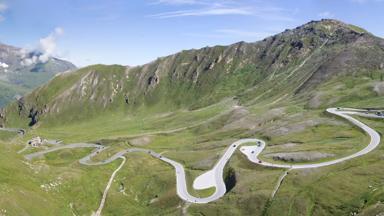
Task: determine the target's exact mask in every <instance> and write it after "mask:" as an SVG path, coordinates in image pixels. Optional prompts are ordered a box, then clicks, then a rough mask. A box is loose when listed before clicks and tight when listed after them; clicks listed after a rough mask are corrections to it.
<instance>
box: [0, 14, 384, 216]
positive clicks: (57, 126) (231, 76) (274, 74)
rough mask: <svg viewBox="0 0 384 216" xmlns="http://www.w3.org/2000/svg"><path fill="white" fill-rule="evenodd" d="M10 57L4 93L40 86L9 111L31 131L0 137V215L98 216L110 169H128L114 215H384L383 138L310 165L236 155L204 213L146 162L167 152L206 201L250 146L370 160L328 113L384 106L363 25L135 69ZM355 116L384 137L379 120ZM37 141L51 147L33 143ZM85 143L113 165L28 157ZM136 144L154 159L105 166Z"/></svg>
mask: <svg viewBox="0 0 384 216" xmlns="http://www.w3.org/2000/svg"><path fill="white" fill-rule="evenodd" d="M7 49H8V51H7ZM4 50H5V51H6V52H5V51H3V52H4V53H10V50H12V49H11V48H6V47H5V48H4ZM16 50H17V49H16ZM14 52H15V53H18V52H17V51H14ZM7 55H8V56H13V57H12V58H13V59H14V60H12V58H10V57H7V58H5V57H4V58H0V61H1V63H0V66H1V67H3V69H1V71H2V73H1V74H2V76H1V77H2V80H4V81H3V82H4V83H5V84H4V86H6V87H7V88H8V89H10V88H9V86H17V88H19V87H20V86H22V87H23V88H25V89H26V90H25V91H22V92H21V93H23V92H28V91H29V89H31V88H33V86H38V87H36V88H35V89H34V90H33V91H31V92H29V93H27V94H25V95H24V96H22V97H19V98H17V100H14V101H11V102H10V103H9V104H8V105H6V106H5V107H4V108H2V109H1V110H0V125H1V126H2V127H5V128H11V129H12V128H23V129H25V132H26V133H25V136H18V135H17V136H16V135H15V134H14V133H11V132H9V131H5V132H4V131H3V132H1V133H0V143H1V145H0V154H1V155H3V156H2V157H0V164H2V165H1V166H0V173H1V175H0V188H3V189H4V190H0V197H5V198H4V199H0V214H1V213H2V212H1V209H7V211H8V213H9V215H91V214H93V212H94V211H95V210H96V209H97V206H98V205H99V203H100V200H101V199H102V197H103V191H104V189H105V184H106V183H107V182H108V179H109V178H110V176H111V173H113V175H115V174H116V172H117V171H118V170H119V169H120V168H121V167H122V169H121V170H120V171H119V172H118V173H117V174H116V176H115V177H114V179H113V181H110V186H111V187H110V189H109V192H108V196H107V197H106V200H105V203H106V205H105V206H104V208H103V210H102V213H103V215H228V216H229V215H230V216H232V215H263V216H266V215H292V216H293V215H363V216H365V215H367V216H369V215H381V214H382V212H384V204H383V203H384V200H383V197H384V184H383V176H384V169H382V168H383V155H384V148H382V147H380V146H381V145H382V143H381V144H379V146H378V147H377V148H376V149H374V150H373V151H371V152H369V154H367V155H364V156H361V157H357V158H353V159H351V160H348V161H344V162H342V163H337V164H334V165H332V166H328V167H322V168H316V169H300V170H283V169H279V168H270V167H265V166H260V165H258V164H254V163H250V162H249V161H248V159H247V158H246V157H245V156H244V155H243V154H241V153H240V152H238V151H236V152H234V153H233V156H232V157H231V158H230V159H229V158H228V163H227V165H226V166H225V169H224V171H223V179H224V180H225V184H226V185H225V187H226V194H225V195H224V196H223V197H221V198H220V199H219V200H216V201H214V202H210V203H207V204H199V205H198V204H191V203H185V202H183V201H182V200H181V199H179V198H178V196H177V193H176V186H175V185H176V179H175V170H174V169H173V168H172V167H171V166H169V164H165V163H164V162H163V161H161V160H159V159H157V158H153V157H150V156H148V154H147V153H151V151H153V152H158V153H159V154H158V155H157V154H156V157H159V158H161V157H162V156H164V157H166V158H170V159H172V160H174V161H177V162H178V163H180V164H181V165H182V166H183V167H185V176H186V177H185V178H186V180H185V181H186V182H187V183H186V184H187V187H188V188H187V190H188V192H189V193H190V194H192V195H193V196H195V197H208V196H210V195H211V194H212V193H213V192H214V191H215V188H208V189H204V190H194V189H193V188H192V183H193V181H194V179H195V178H196V177H198V176H200V175H201V174H203V173H206V172H207V171H209V170H211V169H212V167H214V166H215V164H216V162H217V161H218V160H219V158H220V157H221V155H223V152H225V151H226V149H232V148H233V147H236V146H232V145H231V143H234V142H235V141H237V140H239V139H244V138H257V139H261V140H263V141H265V143H266V147H265V149H264V150H263V151H262V152H261V153H260V155H259V156H258V157H259V159H260V161H259V162H260V163H264V162H270V163H279V164H299V165H300V164H303V163H321V162H324V161H330V160H335V159H339V158H343V157H346V156H349V155H352V154H355V153H356V152H359V151H360V150H361V149H363V148H365V147H366V146H367V143H369V142H370V138H369V137H368V136H367V135H366V134H365V133H364V132H363V131H360V130H359V128H357V127H356V126H354V125H352V124H350V122H348V121H346V120H345V119H344V118H340V117H338V116H335V115H332V114H330V113H329V112H326V109H327V108H329V107H336V109H334V110H338V109H337V107H349V108H367V109H373V110H375V111H377V110H383V109H384V107H383V101H384V100H383V99H384V39H383V38H380V37H377V36H375V35H373V34H371V33H370V32H368V31H366V30H364V29H362V28H360V27H357V26H354V25H350V24H346V23H343V22H341V21H338V20H333V19H324V20H320V21H311V22H309V23H306V24H304V25H302V26H299V27H297V28H294V29H289V30H285V31H284V32H281V33H279V34H277V35H273V36H270V37H267V38H265V39H263V40H261V41H257V42H252V43H248V42H238V43H235V44H232V45H229V46H214V47H204V48H201V49H192V50H184V51H181V52H178V53H175V54H173V55H169V56H165V57H161V58H158V59H156V60H154V61H152V62H150V63H148V64H144V65H140V66H135V67H128V66H122V65H92V66H88V67H84V68H80V69H78V70H75V69H73V65H72V64H70V63H68V62H65V61H62V60H59V59H55V58H51V59H50V60H48V62H46V63H44V64H39V63H37V64H31V65H29V66H26V65H25V63H29V61H27V62H25V61H24V60H23V58H26V56H27V58H28V57H29V59H31V58H30V57H31V56H35V55H38V56H39V55H40V54H39V53H31V54H29V55H23V56H22V57H20V56H18V55H17V54H13V55H11V54H7ZM1 56H5V54H4V55H3V54H1V55H0V57H1ZM36 58H37V57H36ZM36 58H35V59H36ZM32 60H33V57H32ZM20 62H24V63H23V64H21V63H20ZM32 62H33V61H32ZM7 65H9V66H8V67H7ZM11 65H14V66H11ZM11 68H12V71H13V72H12V73H11V72H9V74H8V72H5V70H7V71H10V70H11ZM48 71H50V72H48ZM52 71H55V72H52ZM59 71H60V72H61V73H57V74H56V72H59ZM63 71H66V72H63ZM45 75H49V76H45ZM41 76H43V77H44V79H39V82H33V83H32V84H31V83H30V81H33V80H34V79H32V78H31V77H38V78H41ZM48 77H52V79H50V80H49V81H48V82H46V83H43V84H41V85H38V83H42V82H43V80H48V79H49V78H48ZM14 93H15V92H13V93H12V94H11V93H10V94H9V95H13V94H14ZM19 93H20V92H19ZM8 101H9V100H8ZM335 112H337V111H335ZM373 115H375V114H373ZM355 118H356V119H358V120H359V121H361V122H363V123H364V124H366V125H368V126H369V127H371V128H373V129H374V130H375V131H378V132H379V133H381V134H383V133H384V125H383V123H382V119H377V120H372V119H369V118H364V117H360V116H358V117H355ZM11 131H12V130H11ZM36 137H38V138H36ZM33 138H34V140H36V139H37V140H46V141H47V142H50V143H51V144H47V146H42V147H39V148H29V147H28V146H27V147H25V146H26V143H28V142H29V141H30V140H31V139H33ZM52 143H53V144H52ZM84 143H93V144H95V146H98V150H103V151H100V152H97V150H95V152H94V153H93V156H94V157H92V158H88V159H89V160H90V161H91V162H92V163H95V164H103V165H100V166H84V165H83V164H80V163H79V162H78V159H80V158H83V157H86V155H88V154H89V153H90V152H91V150H90V149H83V148H77V149H71V148H68V149H64V148H63V149H61V150H60V151H57V152H49V151H47V152H48V153H47V154H46V155H40V156H39V157H37V158H36V159H34V160H27V159H26V158H24V157H23V156H24V155H26V154H30V153H35V152H37V151H43V149H47V148H56V147H57V145H61V144H75V145H83V144H84ZM96 144H97V145H96ZM84 145H85V144H84ZM100 145H103V148H100ZM245 145H247V144H246V143H245V144H244V146H245ZM228 146H229V147H228ZM58 147H59V148H60V146H58ZM104 147H105V148H104ZM132 148H133V149H137V148H140V149H150V151H149V152H148V151H144V150H142V152H135V153H133V152H130V154H126V155H124V157H126V159H127V160H126V163H125V164H124V165H123V164H122V165H120V166H119V164H120V162H119V163H117V162H113V163H109V164H104V163H103V162H105V161H108V158H110V157H111V156H112V155H115V154H116V153H119V152H122V151H124V150H126V149H132ZM239 149H240V150H241V147H240V148H239ZM153 152H152V153H153ZM23 154H24V155H23ZM86 158H87V157H86ZM88 159H86V160H88ZM124 162H125V159H124ZM118 167H119V168H118ZM116 168H118V169H116ZM115 170H116V171H115ZM282 176H283V177H282ZM283 179H284V180H283ZM276 185H277V189H276ZM271 194H273V195H272V196H271Z"/></svg>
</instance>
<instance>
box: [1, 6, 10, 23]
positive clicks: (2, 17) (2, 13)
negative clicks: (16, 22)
mask: <svg viewBox="0 0 384 216" xmlns="http://www.w3.org/2000/svg"><path fill="white" fill-rule="evenodd" d="M7 10H8V5H7V4H6V3H4V2H0V22H2V21H4V20H5V17H4V13H5V12H6V11H7Z"/></svg>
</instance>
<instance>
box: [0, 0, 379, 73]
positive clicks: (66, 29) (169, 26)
mask: <svg viewBox="0 0 384 216" xmlns="http://www.w3.org/2000/svg"><path fill="white" fill-rule="evenodd" d="M383 11H384V0H268V1H267V0H264V1H261V0H60V1H58V0H33V1H32V0H0V15H1V17H0V42H2V43H5V44H10V45H14V46H18V47H23V48H27V49H30V50H31V49H40V50H43V51H46V52H47V54H48V55H53V56H57V57H61V58H64V59H68V60H70V61H72V62H74V63H75V64H77V65H79V66H85V65H89V64H95V63H103V64H114V63H116V64H123V65H139V64H144V63H147V62H149V61H151V60H154V59H156V58H157V57H160V56H165V55H168V54H172V53H175V52H178V51H181V50H184V49H191V48H201V47H204V46H212V45H219V44H220V45H227V44H231V43H234V42H237V41H249V42H252V41H257V40H260V39H263V38H264V37H266V36H269V35H273V34H276V33H279V32H281V31H283V30H285V29H287V28H294V27H296V26H299V25H302V24H304V23H306V22H308V21H310V20H319V19H321V18H334V19H339V20H342V21H344V22H347V23H351V24H355V25H358V26H361V27H363V28H365V29H367V30H368V31H370V32H372V33H374V34H375V35H377V36H380V37H384V28H383V21H384V15H383Z"/></svg>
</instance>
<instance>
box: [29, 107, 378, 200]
mask: <svg viewBox="0 0 384 216" xmlns="http://www.w3.org/2000/svg"><path fill="white" fill-rule="evenodd" d="M327 112H329V113H331V114H334V115H337V116H339V117H342V118H344V119H346V120H348V121H350V122H351V123H352V124H354V125H356V126H357V127H359V128H361V129H362V130H363V131H365V132H366V133H367V134H368V135H369V136H370V137H371V140H370V143H369V144H368V145H367V146H366V147H365V148H364V149H362V150H361V151H359V152H357V153H354V154H352V155H349V156H346V157H343V158H339V159H335V160H331V161H327V162H321V163H312V164H300V165H287V164H277V163H269V162H263V161H260V160H259V159H258V155H259V154H260V153H261V152H262V151H263V150H264V148H265V146H266V145H265V142H264V141H262V140H259V139H240V140H238V141H236V142H234V143H232V144H231V145H230V146H229V147H228V148H227V149H226V151H225V153H224V154H223V156H222V157H221V158H220V159H219V161H218V162H217V163H216V164H215V166H214V167H213V168H212V169H211V170H209V171H207V172H205V173H203V174H202V175H200V176H199V177H197V178H196V179H195V180H194V182H193V188H194V189H197V190H202V189H207V188H211V187H215V188H216V190H215V192H214V193H213V194H212V195H210V196H208V197H205V198H199V197H195V196H192V195H191V194H190V193H189V192H188V187H187V182H186V175H185V169H184V167H183V165H182V164H180V163H178V162H176V161H173V160H171V159H169V158H166V157H164V156H162V155H160V154H158V153H156V152H154V151H152V150H148V149H140V148H130V149H125V150H123V151H120V152H118V153H116V154H114V155H113V156H111V157H110V158H108V159H106V160H104V161H100V162H94V161H92V158H93V157H94V156H95V155H97V154H99V153H100V152H102V151H104V150H105V149H107V148H108V147H104V146H101V145H97V144H87V143H76V144H68V145H62V146H56V147H52V148H50V149H47V150H44V151H41V152H36V153H32V154H28V155H25V158H26V159H28V160H32V159H34V158H36V157H40V156H43V155H44V154H47V153H50V152H54V151H58V150H62V149H72V148H95V150H94V151H93V152H92V153H91V154H89V155H87V156H85V157H84V158H82V159H80V160H79V162H80V163H81V164H83V165H92V166H96V165H103V164H108V163H111V162H113V161H115V160H117V159H119V158H123V157H124V155H125V154H128V153H132V152H141V153H146V154H148V155H150V156H152V157H154V158H157V159H160V160H162V161H164V162H166V163H168V164H170V165H171V166H173V167H174V169H175V174H176V189H177V195H178V196H179V197H180V198H181V199H183V200H185V201H187V202H190V203H200V204H203V203H209V202H212V201H215V200H218V199H220V198H221V197H222V196H224V195H225V193H226V186H225V183H224V180H223V170H224V167H225V165H226V164H227V162H228V161H229V159H230V158H231V156H232V155H233V153H234V152H235V151H236V149H237V148H238V147H239V146H241V145H243V144H248V143H256V145H252V146H243V147H241V148H240V151H241V152H242V153H243V154H244V155H246V156H247V158H248V159H249V160H250V161H251V162H253V163H256V164H259V165H262V166H267V167H276V168H284V169H312V168H319V167H324V166H330V165H334V164H338V163H342V162H344V161H347V160H350V159H353V158H356V157H359V156H362V155H365V154H367V153H369V152H371V151H372V150H374V149H375V148H376V147H377V146H378V145H379V143H380V135H379V134H378V133H377V132H376V131H375V130H373V129H372V128H370V127H368V126H367V125H365V124H364V123H362V122H360V121H358V120H357V119H355V118H353V117H351V116H350V115H360V116H364V117H375V118H377V116H376V115H374V114H369V113H367V112H366V110H358V109H348V108H344V109H341V108H329V109H327ZM381 118H383V119H384V117H381ZM121 166H122V165H121ZM120 168H121V167H120ZM120 168H119V169H120ZM119 169H118V170H119ZM118 170H117V171H118ZM117 171H116V172H117ZM114 174H116V173H115V172H114ZM113 176H114V175H113ZM111 179H113V178H111ZM110 182H111V180H110ZM108 185H109V186H110V184H108ZM107 187H108V186H107ZM104 199H105V198H104Z"/></svg>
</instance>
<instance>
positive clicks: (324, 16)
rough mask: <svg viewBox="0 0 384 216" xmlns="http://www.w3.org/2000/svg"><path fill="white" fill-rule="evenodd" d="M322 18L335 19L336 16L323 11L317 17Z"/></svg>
mask: <svg viewBox="0 0 384 216" xmlns="http://www.w3.org/2000/svg"><path fill="white" fill-rule="evenodd" d="M317 16H318V17H320V18H334V17H335V15H334V14H333V13H331V12H329V11H323V12H321V13H319V14H318V15H317Z"/></svg>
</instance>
